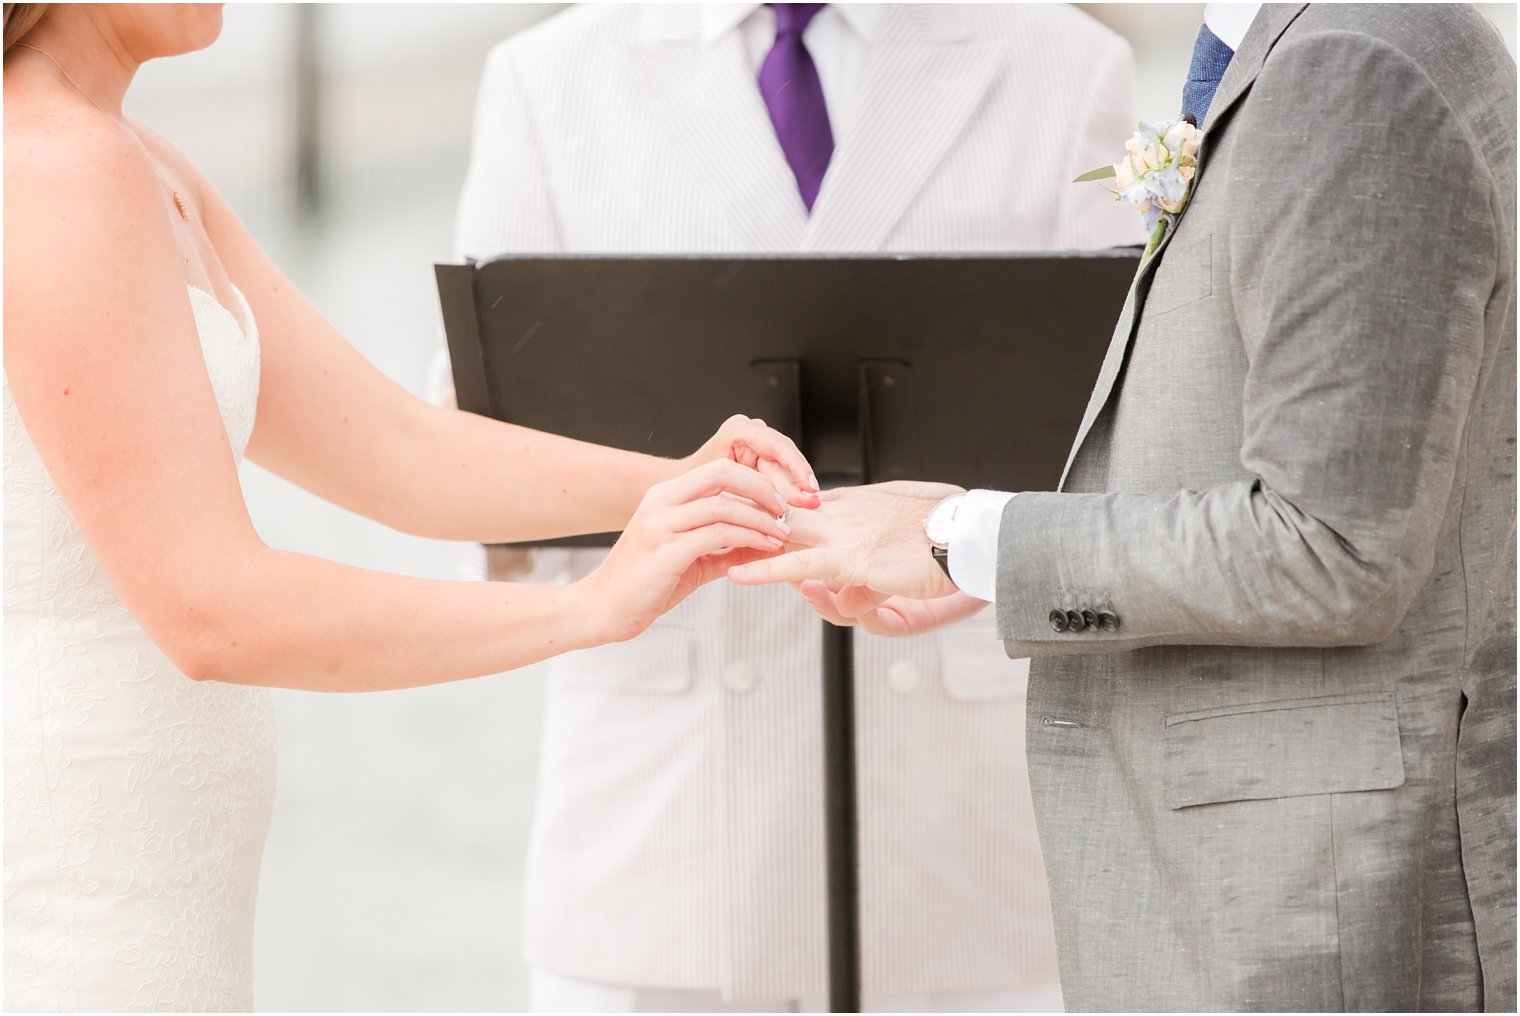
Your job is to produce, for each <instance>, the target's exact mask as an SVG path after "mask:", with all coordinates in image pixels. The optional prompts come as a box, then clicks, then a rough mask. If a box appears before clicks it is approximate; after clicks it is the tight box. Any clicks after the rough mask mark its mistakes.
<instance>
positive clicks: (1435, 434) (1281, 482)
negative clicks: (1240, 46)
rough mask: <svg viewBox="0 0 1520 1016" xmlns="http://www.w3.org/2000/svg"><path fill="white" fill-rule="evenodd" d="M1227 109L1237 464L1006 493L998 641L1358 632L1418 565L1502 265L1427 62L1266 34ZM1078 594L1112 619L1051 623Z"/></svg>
mask: <svg viewBox="0 0 1520 1016" xmlns="http://www.w3.org/2000/svg"><path fill="white" fill-rule="evenodd" d="M1235 117H1236V119H1235V122H1234V123H1233V124H1232V125H1231V126H1230V128H1229V129H1230V131H1231V132H1232V134H1234V135H1235V137H1234V139H1233V140H1234V143H1233V145H1232V146H1231V149H1230V159H1229V161H1228V162H1226V163H1222V164H1219V165H1214V166H1207V167H1206V168H1205V175H1204V177H1203V183H1202V184H1201V186H1204V187H1207V186H1208V180H1209V176H1210V175H1212V174H1229V177H1228V179H1230V180H1231V184H1232V191H1233V193H1234V194H1235V195H1238V198H1236V200H1238V202H1239V211H1238V215H1237V216H1236V217H1235V218H1234V219H1233V220H1232V222H1231V227H1230V230H1229V234H1228V238H1227V243H1228V248H1227V256H1228V260H1229V265H1230V268H1231V276H1230V278H1229V280H1228V291H1227V293H1225V294H1224V296H1225V297H1226V298H1228V299H1230V300H1232V301H1233V303H1234V311H1235V314H1236V316H1237V319H1238V321H1239V325H1240V331H1241V334H1242V336H1243V344H1244V352H1245V355H1246V359H1247V362H1248V368H1247V373H1246V379H1245V384H1244V389H1243V391H1242V393H1241V403H1240V406H1241V413H1242V421H1243V424H1244V438H1243V441H1242V445H1241V448H1240V453H1239V454H1240V463H1241V466H1242V467H1243V468H1242V473H1243V475H1244V476H1246V477H1247V478H1246V479H1243V480H1241V481H1239V482H1233V483H1229V484H1226V485H1222V486H1219V487H1215V488H1212V489H1205V490H1197V491H1193V490H1171V491H1157V492H1153V493H1094V494H1066V493H1058V494H1048V493H1026V494H1023V495H1021V496H1019V497H1017V498H1015V499H1014V500H1013V501H1012V502H1011V503H1010V504H1009V505H1008V507H1007V510H1006V512H1005V514H1004V516H1003V522H1002V526H1001V530H1000V535H999V562H998V563H999V576H998V598H997V608H998V625H999V629H1000V632H1001V634H1002V636H1003V637H1004V638H1005V639H1006V640H1008V641H1009V642H1010V646H1009V651H1010V653H1011V654H1012V655H1015V656H1026V655H1051V654H1057V653H1069V652H1103V651H1113V650H1119V649H1133V648H1139V647H1143V646H1150V645H1165V644H1214V645H1249V646H1340V645H1361V644H1368V643H1372V642H1376V641H1380V640H1381V639H1383V638H1386V637H1387V636H1388V635H1389V634H1391V633H1392V632H1393V631H1394V630H1395V629H1396V628H1397V626H1398V625H1399V623H1400V621H1401V620H1402V618H1403V616H1404V614H1405V612H1406V611H1407V610H1408V608H1409V606H1410V604H1411V603H1412V602H1413V600H1414V598H1415V596H1416V594H1417V593H1418V592H1419V590H1420V588H1421V586H1422V585H1423V584H1424V582H1425V581H1426V579H1427V578H1428V576H1429V575H1430V573H1431V571H1432V569H1433V566H1434V559H1435V552H1436V544H1437V540H1438V537H1439V534H1440V532H1441V529H1442V525H1443V521H1444V515H1445V512H1446V508H1447V504H1448V502H1449V500H1450V499H1451V495H1452V490H1453V484H1454V482H1455V477H1456V469H1457V465H1458V461H1459V459H1460V457H1461V453H1462V441H1463V434H1464V430H1465V428H1466V427H1467V424H1468V420H1469V416H1470V415H1471V410H1472V406H1473V404H1474V400H1475V398H1476V394H1477V387H1478V379H1479V376H1480V372H1481V368H1482V359H1483V352H1484V330H1485V307H1486V305H1487V304H1488V302H1489V300H1490V298H1491V296H1492V294H1493V292H1494V289H1495V283H1496V272H1497V270H1498V263H1499V256H1498V242H1499V233H1498V228H1499V227H1498V225H1497V224H1498V219H1499V214H1498V212H1497V210H1496V209H1497V208H1498V207H1499V205H1498V203H1497V197H1496V194H1497V192H1496V190H1495V185H1494V182H1493V179H1492V176H1491V175H1490V173H1489V172H1488V169H1487V166H1486V165H1485V163H1484V162H1483V161H1482V159H1481V158H1480V156H1479V154H1478V152H1477V150H1476V148H1475V146H1474V144H1473V142H1472V140H1471V138H1470V137H1469V136H1468V135H1467V133H1466V131H1465V130H1464V129H1463V127H1462V125H1461V124H1460V123H1459V122H1458V121H1457V119H1456V117H1455V116H1454V115H1453V114H1452V112H1451V110H1450V108H1449V107H1448V106H1447V104H1446V103H1445V101H1444V100H1443V98H1442V97H1441V96H1440V94H1439V93H1438V92H1437V91H1436V89H1435V87H1434V85H1433V84H1432V82H1431V81H1430V80H1429V78H1428V77H1426V75H1425V74H1424V73H1423V71H1422V70H1421V69H1420V68H1419V67H1418V66H1416V65H1415V64H1414V63H1412V62H1411V61H1410V60H1409V59H1408V58H1406V57H1405V56H1403V55H1402V54H1401V53H1399V52H1398V51H1396V50H1393V49H1391V48H1389V47H1387V46H1385V45H1383V44H1381V43H1378V42H1376V41H1373V40H1370V39H1368V38H1366V37H1363V36H1359V35H1355V34H1351V33H1323V34H1319V35H1309V36H1306V37H1303V38H1300V39H1296V40H1285V41H1284V42H1283V43H1281V44H1279V46H1278V49H1277V50H1276V51H1274V53H1273V54H1272V56H1271V58H1270V59H1269V60H1268V62H1267V64H1266V66H1265V67H1264V68H1263V70H1262V72H1261V75H1260V76H1259V78H1258V79H1257V81H1256V82H1255V84H1254V85H1253V87H1252V93H1251V95H1249V96H1248V97H1247V99H1246V100H1245V102H1244V104H1243V105H1241V106H1240V107H1239V108H1238V109H1237V110H1236V112H1235ZM1230 341H1233V340H1230ZM1155 411H1157V412H1164V411H1165V407H1155ZM1081 596H1106V597H1107V599H1108V600H1109V602H1110V603H1111V604H1112V606H1113V609H1114V610H1115V611H1116V612H1117V613H1118V614H1119V615H1120V618H1121V621H1122V625H1121V627H1120V629H1119V630H1118V631H1102V632H1084V633H1082V634H1081V635H1080V637H1072V636H1069V635H1067V636H1063V635H1061V634H1059V633H1057V632H1056V631H1055V630H1053V627H1052V625H1051V623H1050V621H1049V615H1050V611H1051V609H1052V608H1053V607H1055V606H1057V605H1059V604H1060V603H1061V601H1062V600H1063V598H1068V597H1081Z"/></svg>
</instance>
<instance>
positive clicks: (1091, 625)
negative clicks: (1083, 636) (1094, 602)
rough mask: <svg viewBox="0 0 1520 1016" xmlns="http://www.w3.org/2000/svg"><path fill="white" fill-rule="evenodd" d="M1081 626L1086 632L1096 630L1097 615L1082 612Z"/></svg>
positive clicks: (1086, 611) (1091, 612)
mask: <svg viewBox="0 0 1520 1016" xmlns="http://www.w3.org/2000/svg"><path fill="white" fill-rule="evenodd" d="M1082 625H1083V627H1085V628H1086V629H1087V630H1088V631H1097V630H1098V615H1097V614H1096V613H1095V612H1093V611H1091V610H1084V611H1082Z"/></svg>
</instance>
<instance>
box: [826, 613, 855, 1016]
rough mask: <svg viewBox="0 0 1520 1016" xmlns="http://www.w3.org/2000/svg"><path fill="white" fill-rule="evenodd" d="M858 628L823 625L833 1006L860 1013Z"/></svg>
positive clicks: (830, 952) (830, 992)
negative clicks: (856, 672) (856, 735)
mask: <svg viewBox="0 0 1520 1016" xmlns="http://www.w3.org/2000/svg"><path fill="white" fill-rule="evenodd" d="M854 637H855V629H853V628H841V627H839V626H837V625H833V624H830V623H828V622H827V621H825V622H824V624H823V809H824V838H825V856H824V865H825V871H826V873H827V880H828V927H829V1011H830V1012H860V852H859V841H858V829H859V826H858V825H857V823H856V811H855V790H856V782H855V660H854V656H855V642H854Z"/></svg>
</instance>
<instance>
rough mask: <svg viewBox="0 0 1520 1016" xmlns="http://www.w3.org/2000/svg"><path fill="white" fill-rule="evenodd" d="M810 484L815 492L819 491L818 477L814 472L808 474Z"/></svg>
mask: <svg viewBox="0 0 1520 1016" xmlns="http://www.w3.org/2000/svg"><path fill="white" fill-rule="evenodd" d="M808 486H809V487H811V488H812V490H813V493H815V494H816V493H818V477H816V476H814V475H813V474H812V473H809V474H808Z"/></svg>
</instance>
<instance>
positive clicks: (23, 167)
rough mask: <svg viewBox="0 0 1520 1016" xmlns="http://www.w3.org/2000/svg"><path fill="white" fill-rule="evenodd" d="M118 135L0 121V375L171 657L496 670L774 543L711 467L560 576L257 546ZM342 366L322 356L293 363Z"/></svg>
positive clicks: (170, 245)
mask: <svg viewBox="0 0 1520 1016" xmlns="http://www.w3.org/2000/svg"><path fill="white" fill-rule="evenodd" d="M134 152H135V150H134V149H133V147H132V142H131V141H130V139H127V138H125V137H124V136H122V137H113V136H112V135H111V133H110V132H109V131H101V130H97V131H96V136H93V137H80V138H71V139H69V140H68V142H63V141H56V140H55V139H54V138H52V137H49V136H47V134H46V133H44V132H42V131H37V132H34V133H33V134H32V135H31V136H27V137H19V138H18V137H17V136H16V135H15V134H14V133H13V132H12V131H11V125H10V124H9V123H8V124H7V138H6V146H5V161H6V166H5V209H4V213H5V214H4V223H5V238H4V239H5V252H6V258H5V264H4V284H5V301H4V330H5V340H6V341H5V350H4V357H5V370H6V376H7V380H8V384H9V386H10V389H11V392H12V395H13V397H14V399H15V404H16V407H17V409H18V411H19V412H20V414H21V419H22V420H23V422H24V424H25V426H26V430H27V434H28V435H29V437H30V438H31V439H32V441H33V443H34V444H35V446H36V448H37V450H38V453H39V454H40V455H41V457H42V461H43V463H44V465H45V466H46V467H47V469H48V472H49V474H50V475H51V477H52V479H53V481H54V482H55V483H56V484H57V487H58V489H59V491H60V493H61V494H62V496H63V498H64V500H65V501H66V503H67V504H68V506H69V508H70V509H71V511H72V513H73V515H74V517H75V518H76V519H77V521H78V524H79V526H80V529H81V531H82V534H83V536H84V537H85V539H86V541H87V542H88V543H89V545H90V547H91V549H92V550H93V552H94V554H95V556H96V558H97V560H98V561H99V564H100V567H101V568H103V569H104V572H105V574H106V576H107V578H109V579H110V581H111V583H112V585H113V586H114V587H115V589H116V590H117V591H118V593H119V595H120V596H121V598H122V600H123V601H124V603H125V605H126V606H127V608H128V610H130V611H131V613H132V615H133V617H134V618H136V619H137V621H138V623H140V624H141V625H142V626H143V628H144V629H145V630H146V631H147V632H148V634H149V635H150V636H151V637H152V638H153V640H154V641H155V642H156V643H157V644H158V645H159V646H160V647H161V648H162V649H163V650H164V651H165V652H166V653H167V654H168V655H169V656H170V658H171V659H172V660H173V661H174V662H175V664H176V665H177V666H178V667H180V668H181V669H182V670H184V671H185V672H186V673H187V674H189V675H191V676H192V677H196V678H210V679H215V680H223V681H232V682H238V683H246V684H262V685H277V686H283V687H293V688H313V689H324V690H344V691H353V690H368V689H379V688H395V687H403V686H412V685H420V684H429V683H435V682H440V681H448V680H453V679H457V678H463V677H470V676H476V675H482V674H489V673H494V672H497V671H500V670H505V669H509V668H512V667H517V666H521V665H524V664H527V663H531V662H534V661H537V660H541V659H544V658H546V657H548V656H550V655H554V654H556V653H560V652H564V651H567V650H570V649H574V648H578V647H581V646H587V645H592V644H596V643H599V642H604V641H609V640H616V639H621V638H627V637H630V636H632V635H634V634H636V633H637V632H638V631H639V630H640V629H641V628H642V627H643V626H644V625H647V624H648V623H649V622H650V621H651V620H652V619H653V617H654V616H655V615H657V614H658V613H659V612H660V611H662V610H664V609H667V608H668V606H670V605H671V604H672V603H673V602H675V601H676V600H679V599H680V597H681V596H683V595H685V594H686V593H687V592H689V591H690V590H691V589H692V588H694V586H695V585H696V584H697V583H699V582H701V581H705V580H706V579H709V578H712V577H715V576H716V575H717V574H719V573H720V571H721V568H722V564H721V563H720V562H721V561H722V558H721V557H719V558H708V557H704V555H706V554H709V553H712V552H715V551H717V550H719V549H720V548H721V547H723V546H734V547H748V548H754V551H752V552H739V554H740V556H748V554H752V553H754V552H759V553H767V552H769V550H770V548H774V547H777V546H779V541H777V542H772V537H773V536H775V535H780V533H781V529H780V528H779V527H778V526H777V525H776V523H775V520H774V518H772V517H771V516H770V515H768V514H767V512H779V511H780V510H781V506H780V505H779V503H778V502H777V500H776V498H775V495H774V491H773V490H772V488H771V485H770V483H769V481H767V480H765V479H764V478H763V477H761V476H760V474H758V473H756V472H754V471H753V470H749V469H745V468H744V467H742V466H739V465H737V464H734V463H731V462H714V463H711V464H709V465H707V466H703V467H701V468H700V469H698V470H694V471H692V472H691V473H688V474H685V475H683V476H682V477H679V478H678V479H676V480H673V481H668V482H666V483H663V484H661V485H660V486H659V487H657V488H656V489H655V490H654V491H652V492H651V494H650V496H649V498H647V499H646V501H645V502H644V504H643V505H641V507H640V508H639V510H638V512H637V513H636V514H635V516H634V518H633V519H632V521H631V522H630V525H629V528H628V530H627V532H626V533H625V537H624V540H623V541H621V542H620V544H619V546H618V547H617V548H614V550H613V553H612V555H611V556H610V557H609V559H608V562H607V565H606V566H604V567H603V568H600V569H598V571H597V572H596V573H593V574H592V575H591V576H589V577H588V578H587V579H586V580H583V581H582V582H581V583H577V584H576V585H574V586H569V587H536V586H521V585H508V584H499V583H447V582H433V581H425V580H419V579H412V578H403V577H399V576H393V575H385V574H381V573H376V572H371V571H365V570H361V569H357V568H351V567H347V566H342V565H338V564H335V563H332V562H329V561H324V560H320V559H317V558H313V557H308V556H305V555H300V554H292V553H285V552H280V551H276V550H273V549H270V548H268V547H266V546H265V545H264V544H263V543H262V541H261V540H260V539H259V537H258V535H257V533H256V532H255V531H254V528H253V525H252V524H251V522H250V520H249V517H248V514H247V510H246V508H245V505H244V502H243V498H242V492H241V490H240V488H239V484H238V477H237V471H236V466H235V461H234V456H233V454H232V450H231V449H230V447H229V445H228V439H227V435H226V432H225V430H224V428H223V426H222V422H221V419H220V416H219V412H218V408H217V405H216V400H215V397H214V395H213V392H212V388H211V385H210V382H209V379H208V376H207V371H206V364H205V360H204V357H203V355H202V352H201V348H200V342H199V338H198V334H197V330H196V324H195V321H194V317H193V314H192V312H191V308H190V303H189V299H188V296H187V293H186V286H185V279H184V274H183V271H184V270H183V266H182V264H181V255H180V252H179V250H178V248H177V246H176V243H175V240H174V235H173V229H172V227H171V225H170V222H169V219H168V215H169V214H172V212H170V213H167V214H166V207H167V206H166V199H165V195H164V193H163V189H162V185H161V184H160V182H159V181H158V180H157V179H156V177H155V176H154V175H153V172H152V170H151V169H150V168H149V167H148V166H147V165H146V164H145V162H144V161H143V160H142V158H141V153H140V152H135V154H134ZM39 153H40V154H39ZM265 302H266V304H267V303H268V302H269V301H267V300H266V301H265ZM350 366H351V361H350V360H349V359H347V358H346V357H345V356H343V355H341V354H336V353H332V352H331V351H329V353H328V354H326V355H321V356H318V358H317V362H316V363H314V364H309V365H308V366H307V369H309V370H311V371H312V372H313V373H316V374H321V373H322V372H323V371H327V372H329V374H330V375H331V374H336V373H339V372H341V371H343V370H345V369H347V368H348V367H350ZM280 369H281V370H282V371H295V370H296V369H297V368H296V364H295V361H294V360H289V361H287V362H285V363H284V364H283V365H282V366H281V368H280ZM332 380H333V383H335V384H338V385H339V386H340V387H341V386H342V384H343V381H342V379H341V378H338V377H334V378H332ZM375 384H377V382H373V381H368V382H364V383H362V384H361V387H364V386H366V385H375ZM392 401H395V400H392ZM361 425H362V424H361V422H360V421H358V420H355V421H354V426H355V427H358V426H361ZM338 426H341V425H340V424H333V427H338ZM329 437H330V435H329V434H326V433H324V434H322V435H314V436H310V437H309V439H310V440H313V441H315V440H322V439H327V438H329ZM505 485H506V484H505V483H503V486H505ZM724 491H727V492H730V493H722V492H724ZM543 493H544V492H543V491H525V492H524V498H523V499H524V501H525V502H534V501H537V500H539V499H540V498H541V495H542V494H543ZM730 494H737V495H739V496H737V497H735V496H730ZM757 504H763V505H764V506H765V508H764V510H762V509H761V508H759V507H757V506H756V505H757ZM527 510H528V511H530V512H531V511H532V510H535V509H527ZM714 520H720V521H719V523H718V524H709V523H712V522H713V521H714ZM597 521H598V522H599V520H597ZM588 524H589V520H588ZM725 556H733V555H725Z"/></svg>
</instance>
